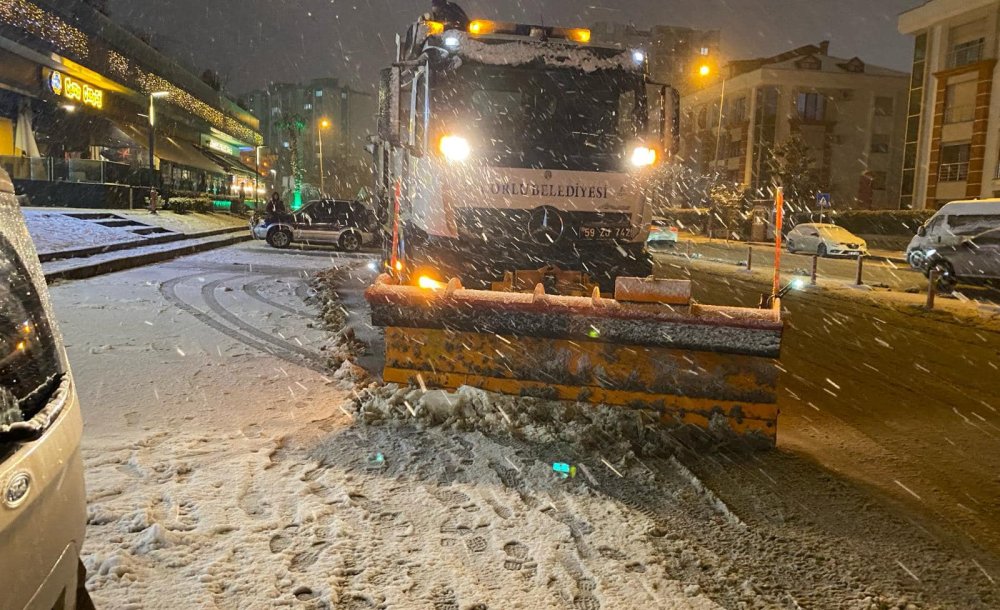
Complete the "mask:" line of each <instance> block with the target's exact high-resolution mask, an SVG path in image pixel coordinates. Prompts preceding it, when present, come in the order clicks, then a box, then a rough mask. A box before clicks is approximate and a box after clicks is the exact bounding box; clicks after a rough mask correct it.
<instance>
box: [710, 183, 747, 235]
mask: <svg viewBox="0 0 1000 610" xmlns="http://www.w3.org/2000/svg"><path fill="white" fill-rule="evenodd" d="M747 193H748V191H747V187H746V186H744V185H742V184H739V183H724V182H720V183H717V184H715V185H713V186H712V188H711V191H710V194H709V197H710V198H711V200H712V211H711V217H710V218H709V227H712V226H713V225H714V224H715V223H716V222H719V223H720V224H721V225H722V227H723V228H724V229H725V231H726V238H727V239H728V238H729V237H733V238H734V239H739V238H740V237H741V235H740V232H741V229H742V228H743V222H742V221H743V219H744V218H745V214H744V208H745V207H746V202H747ZM710 231H711V229H710ZM709 237H711V235H709Z"/></svg>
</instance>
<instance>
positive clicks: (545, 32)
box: [467, 19, 590, 44]
mask: <svg viewBox="0 0 1000 610" xmlns="http://www.w3.org/2000/svg"><path fill="white" fill-rule="evenodd" d="M467 30H468V32H469V34H471V35H473V36H488V35H490V34H507V35H510V36H530V37H531V38H545V39H562V40H571V41H573V42H578V43H581V44H586V43H588V42H590V30H588V29H587V28H554V27H548V26H542V25H525V24H523V23H505V22H501V21H489V20H488V19H473V20H472V21H470V22H469V26H468V28H467Z"/></svg>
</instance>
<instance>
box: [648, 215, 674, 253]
mask: <svg viewBox="0 0 1000 610" xmlns="http://www.w3.org/2000/svg"><path fill="white" fill-rule="evenodd" d="M677 235H678V230H677V225H676V224H674V223H673V222H671V221H669V220H667V219H665V218H654V219H653V222H651V223H650V225H649V237H647V238H646V247H647V248H649V249H650V250H657V249H660V248H673V247H674V246H676V245H677Z"/></svg>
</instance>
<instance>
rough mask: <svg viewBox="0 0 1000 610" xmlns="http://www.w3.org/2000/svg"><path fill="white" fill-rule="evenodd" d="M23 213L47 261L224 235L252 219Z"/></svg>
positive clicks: (71, 211)
mask: <svg viewBox="0 0 1000 610" xmlns="http://www.w3.org/2000/svg"><path fill="white" fill-rule="evenodd" d="M22 212H23V213H24V218H25V221H26V223H27V225H28V232H29V233H30V234H31V237H32V239H33V240H34V242H35V249H36V250H37V251H38V254H39V258H40V259H41V260H42V261H43V262H45V261H49V260H56V259H60V258H76V257H82V256H92V255H93V254H98V253H101V252H110V251H114V250H123V249H129V248H133V247H142V246H148V245H154V244H162V243H168V242H170V241H180V240H183V239H189V238H191V237H207V236H211V235H220V234H223V233H225V232H235V231H240V230H245V229H246V226H247V225H246V220H244V219H242V218H240V217H238V216H232V215H230V214H223V213H220V214H183V215H181V214H175V213H173V212H169V211H163V212H160V213H158V214H150V213H149V212H148V211H145V210H90V209H87V210H83V209H75V208H30V207H29V208H22Z"/></svg>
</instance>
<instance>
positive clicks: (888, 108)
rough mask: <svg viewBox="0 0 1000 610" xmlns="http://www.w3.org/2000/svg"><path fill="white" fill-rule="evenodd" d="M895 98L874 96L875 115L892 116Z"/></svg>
mask: <svg viewBox="0 0 1000 610" xmlns="http://www.w3.org/2000/svg"><path fill="white" fill-rule="evenodd" d="M895 102H896V100H894V99H892V98H891V97H882V96H877V97H876V98H875V116H892V113H893V111H894V106H895V105H896V104H895Z"/></svg>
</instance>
